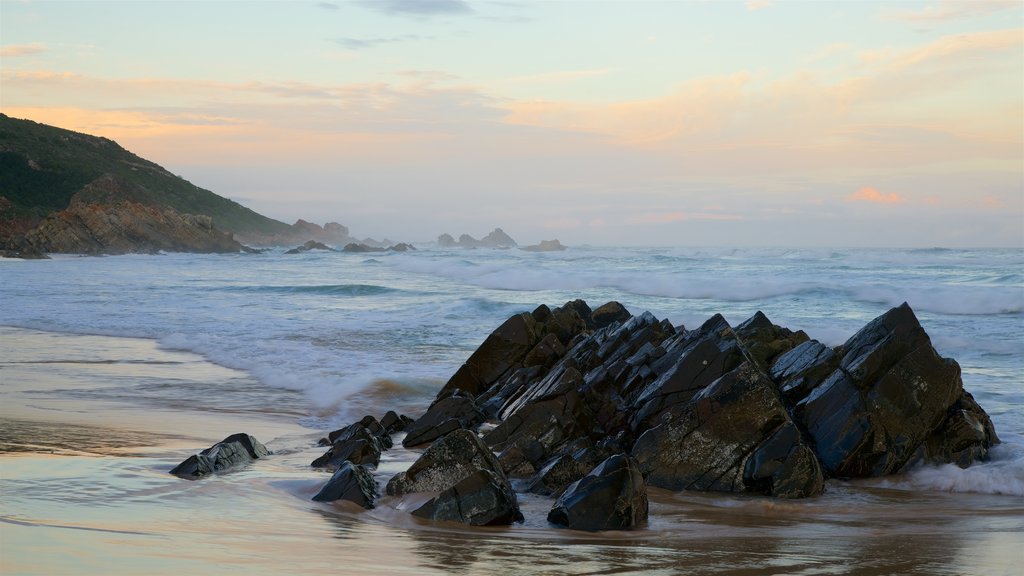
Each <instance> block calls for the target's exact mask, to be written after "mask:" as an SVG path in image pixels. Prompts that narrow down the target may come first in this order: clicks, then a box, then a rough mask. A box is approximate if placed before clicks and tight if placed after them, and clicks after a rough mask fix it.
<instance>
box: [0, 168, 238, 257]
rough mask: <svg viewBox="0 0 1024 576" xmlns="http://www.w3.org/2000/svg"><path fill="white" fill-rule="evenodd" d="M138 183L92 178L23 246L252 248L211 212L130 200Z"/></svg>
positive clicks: (91, 250)
mask: <svg viewBox="0 0 1024 576" xmlns="http://www.w3.org/2000/svg"><path fill="white" fill-rule="evenodd" d="M134 188H135V184H133V183H131V182H127V181H124V180H121V179H120V178H118V177H115V176H113V175H110V174H105V175H103V176H101V177H99V178H97V179H96V180H94V181H92V182H90V183H89V184H88V185H87V186H86V187H84V188H83V189H82V190H81V191H80V192H78V193H77V194H76V195H75V196H74V197H72V199H71V204H70V205H69V206H68V207H67V208H66V209H64V210H62V211H60V212H57V213H55V214H51V215H50V216H48V217H47V218H45V219H44V220H43V221H42V222H40V223H39V225H38V226H36V227H35V228H34V229H32V230H30V231H29V232H27V233H26V234H25V236H24V237H23V238H21V239H20V240H18V241H15V243H14V245H15V246H16V247H17V249H18V250H19V251H25V252H27V253H29V254H32V253H61V254H91V255H99V254H133V253H155V252H159V251H167V252H214V253H230V252H235V253H237V252H252V251H253V250H252V249H250V248H247V247H246V246H243V245H242V244H241V243H239V242H238V241H236V240H235V239H234V238H233V237H232V235H231V234H229V233H226V232H222V231H220V230H218V229H216V228H215V227H214V226H213V220H212V219H211V218H210V217H209V216H201V215H194V214H181V213H179V212H177V211H175V210H174V209H173V208H170V207H159V206H154V205H147V204H142V203H139V202H136V201H133V200H131V198H133V197H135V196H139V195H141V192H138V191H135V190H134Z"/></svg>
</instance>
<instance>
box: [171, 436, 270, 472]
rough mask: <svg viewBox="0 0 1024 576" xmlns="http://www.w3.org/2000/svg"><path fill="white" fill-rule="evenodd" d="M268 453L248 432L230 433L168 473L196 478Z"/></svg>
mask: <svg viewBox="0 0 1024 576" xmlns="http://www.w3.org/2000/svg"><path fill="white" fill-rule="evenodd" d="M268 455H270V451H269V450H267V447H266V446H264V445H263V444H260V441H259V440H257V439H255V438H253V437H252V436H250V435H248V434H232V435H231V436H228V437H227V438H225V439H223V440H221V441H220V442H218V443H216V444H214V445H213V446H210V447H209V448H207V449H206V450H203V451H202V452H200V453H199V454H194V455H192V456H189V457H188V458H187V459H185V461H184V462H182V463H181V464H178V465H177V466H175V467H174V468H173V469H172V470H171V472H170V473H171V474H174V475H175V476H179V477H181V478H185V479H187V480H197V479H199V478H202V477H203V476H208V475H210V474H213V473H214V472H220V471H222V470H227V469H229V468H235V467H237V466H242V465H244V464H248V463H249V462H252V461H253V460H257V459H259V458H263V457H265V456H268Z"/></svg>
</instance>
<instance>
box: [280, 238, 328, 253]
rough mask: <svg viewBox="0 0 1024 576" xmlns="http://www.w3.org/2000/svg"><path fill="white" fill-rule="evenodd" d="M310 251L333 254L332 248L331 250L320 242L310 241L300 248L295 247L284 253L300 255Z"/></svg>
mask: <svg viewBox="0 0 1024 576" xmlns="http://www.w3.org/2000/svg"><path fill="white" fill-rule="evenodd" d="M310 250H324V251H326V252H334V248H331V247H330V246H328V245H326V244H323V243H322V242H317V241H316V240H310V241H309V242H306V243H305V244H303V245H302V246H296V247H295V248H292V249H291V250H288V251H287V252H285V254H302V253H303V252H309V251H310Z"/></svg>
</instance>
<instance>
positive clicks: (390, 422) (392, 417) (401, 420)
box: [380, 410, 413, 434]
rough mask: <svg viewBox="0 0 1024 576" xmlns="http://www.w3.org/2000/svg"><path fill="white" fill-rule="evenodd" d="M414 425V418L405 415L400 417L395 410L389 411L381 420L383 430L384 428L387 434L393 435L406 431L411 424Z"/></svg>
mask: <svg viewBox="0 0 1024 576" xmlns="http://www.w3.org/2000/svg"><path fill="white" fill-rule="evenodd" d="M412 423H413V419H412V418H409V417H408V416H406V415H404V414H402V415H399V414H398V413H397V412H395V411H394V410H388V413H387V414H385V415H384V416H383V417H382V418H381V419H380V425H381V427H382V428H384V431H385V432H386V433H387V434H393V433H395V432H402V431H404V430H405V429H406V428H407V427H408V426H409V424H412Z"/></svg>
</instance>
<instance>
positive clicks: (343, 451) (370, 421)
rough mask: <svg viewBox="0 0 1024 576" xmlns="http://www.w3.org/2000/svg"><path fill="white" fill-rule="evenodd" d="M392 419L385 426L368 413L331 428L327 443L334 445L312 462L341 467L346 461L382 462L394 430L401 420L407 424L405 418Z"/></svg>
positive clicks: (370, 464)
mask: <svg viewBox="0 0 1024 576" xmlns="http://www.w3.org/2000/svg"><path fill="white" fill-rule="evenodd" d="M388 414H393V412H389V413H388ZM389 421H391V420H390V419H389ZM391 422H393V423H392V424H391V425H389V426H388V427H385V426H383V425H382V424H381V423H380V422H378V421H377V419H376V418H374V417H373V416H366V417H364V418H363V419H362V420H360V421H359V422H355V423H353V424H350V425H348V426H346V427H344V428H340V429H338V430H335V431H333V432H331V433H330V434H328V435H327V442H326V443H325V444H327V445H329V446H330V448H328V450H327V452H325V453H324V454H323V455H322V456H320V457H319V458H317V459H316V460H313V462H311V463H310V466H313V467H314V468H331V469H337V468H338V467H339V466H341V465H342V464H343V463H344V462H351V463H352V464H364V465H368V466H377V464H379V463H380V455H381V452H383V451H385V450H387V449H388V448H390V447H391V445H392V441H391V434H392V432H394V431H395V426H396V425H397V423H402V424H403V425H404V421H402V420H401V418H396V419H395V420H393V421H391Z"/></svg>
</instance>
